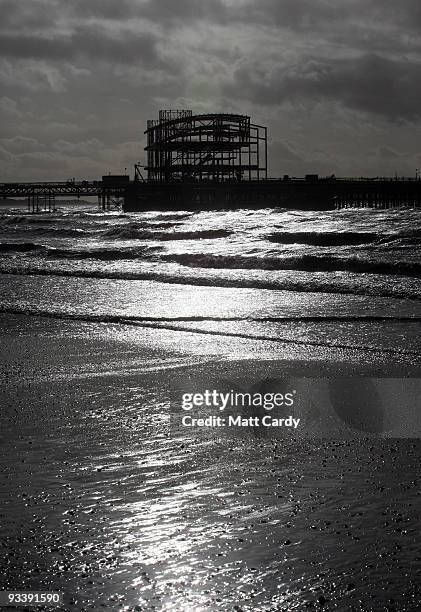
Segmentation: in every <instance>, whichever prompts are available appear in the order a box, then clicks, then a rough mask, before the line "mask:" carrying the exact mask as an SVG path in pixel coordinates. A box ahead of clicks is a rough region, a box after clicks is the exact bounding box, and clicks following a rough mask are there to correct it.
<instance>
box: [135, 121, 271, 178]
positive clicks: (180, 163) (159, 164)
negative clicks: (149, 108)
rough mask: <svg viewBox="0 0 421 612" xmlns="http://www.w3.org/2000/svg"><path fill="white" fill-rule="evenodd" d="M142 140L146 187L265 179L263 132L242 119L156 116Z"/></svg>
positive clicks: (265, 164) (265, 160)
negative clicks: (176, 182) (144, 139)
mask: <svg viewBox="0 0 421 612" xmlns="http://www.w3.org/2000/svg"><path fill="white" fill-rule="evenodd" d="M145 134H146V135H147V146H146V147H145V150H146V151H147V157H148V161H147V166H146V170H147V172H148V181H151V182H159V183H166V182H172V181H195V182H196V181H218V182H219V181H227V180H228V181H242V180H262V179H267V128H265V127H262V126H259V125H254V124H252V123H250V117H247V116H246V115H234V114H207V115H193V112H192V111H191V110H161V111H160V112H159V119H158V120H150V121H148V124H147V130H146V131H145Z"/></svg>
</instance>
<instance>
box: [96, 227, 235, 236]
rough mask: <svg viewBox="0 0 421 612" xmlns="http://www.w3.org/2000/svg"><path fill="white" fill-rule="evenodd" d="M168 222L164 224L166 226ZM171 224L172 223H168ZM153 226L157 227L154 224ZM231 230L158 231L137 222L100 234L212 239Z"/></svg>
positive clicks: (226, 234) (228, 234)
mask: <svg viewBox="0 0 421 612" xmlns="http://www.w3.org/2000/svg"><path fill="white" fill-rule="evenodd" d="M167 225H168V224H165V227H167ZM169 225H172V224H169ZM154 227H159V224H156V225H155V226H154ZM231 233H232V232H229V231H228V230H223V229H219V230H196V231H191V232H189V231H184V232H174V231H172V232H160V231H153V230H152V228H151V229H141V228H140V227H139V225H138V224H136V225H131V226H129V227H127V226H126V227H113V228H111V229H109V230H107V231H105V232H104V233H103V234H102V236H106V237H107V238H118V239H127V240H131V239H138V240H202V239H213V238H226V237H227V236H230V235H231Z"/></svg>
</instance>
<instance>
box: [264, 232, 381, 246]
mask: <svg viewBox="0 0 421 612" xmlns="http://www.w3.org/2000/svg"><path fill="white" fill-rule="evenodd" d="M379 238H381V236H379V235H378V234H375V233H372V232H277V233H274V234H271V235H269V236H267V239H268V240H269V241H270V242H277V243H279V244H308V245H310V246H341V245H350V246H351V245H358V244H370V243H372V242H375V241H376V240H378V239H379Z"/></svg>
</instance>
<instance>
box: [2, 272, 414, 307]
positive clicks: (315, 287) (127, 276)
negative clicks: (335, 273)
mask: <svg viewBox="0 0 421 612" xmlns="http://www.w3.org/2000/svg"><path fill="white" fill-rule="evenodd" d="M0 274H16V275H19V276H65V277H73V278H98V279H110V280H129V281H130V280H140V281H156V282H160V283H168V284H174V285H193V286H199V287H231V288H238V289H265V290H270V291H294V292H299V293H336V294H341V295H369V296H375V297H392V298H399V299H409V300H421V294H420V292H419V289H418V287H410V286H408V285H406V286H402V285H401V286H393V285H391V284H386V283H383V284H382V286H379V285H377V284H372V283H367V284H364V285H363V284H360V285H356V284H346V285H342V284H340V283H338V282H337V280H335V279H332V280H331V281H330V280H321V279H320V278H315V279H314V280H313V281H312V280H309V279H308V278H306V279H303V280H300V279H297V280H292V279H273V280H269V279H265V278H253V277H252V278H227V277H209V276H206V275H205V274H204V275H199V274H197V275H191V276H186V275H183V274H182V273H181V272H179V273H165V272H150V271H144V272H129V271H126V272H122V271H114V270H83V269H80V270H66V269H49V268H48V269H43V268H36V267H26V268H19V267H5V266H2V267H0Z"/></svg>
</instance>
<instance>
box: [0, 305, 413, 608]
mask: <svg viewBox="0 0 421 612" xmlns="http://www.w3.org/2000/svg"><path fill="white" fill-rule="evenodd" d="M1 323H2V336H1V343H2V351H1V355H2V368H1V372H2V385H1V388H2V406H3V409H2V429H1V432H2V445H1V449H2V477H1V479H2V486H1V491H2V493H1V496H2V502H1V507H2V514H3V517H2V523H1V524H2V528H1V532H0V534H1V535H0V537H1V542H2V549H3V551H4V554H3V555H2V561H1V565H2V571H1V574H2V576H3V584H2V588H4V589H16V588H17V587H19V588H20V589H25V590H29V589H36V590H41V589H48V590H50V591H61V592H64V594H65V605H66V609H77V610H85V609H86V610H97V609H102V608H104V609H110V610H111V609H112V610H149V609H151V610H152V609H159V610H187V609H188V610H190V609H194V610H213V609H215V610H216V609H226V610H232V609H237V610H255V609H259V610H273V609H276V610H302V609H307V608H308V609H339V610H360V609H364V610H380V609H382V610H383V609H384V610H415V609H417V605H418V604H417V603H415V602H419V601H420V596H421V595H420V591H419V586H418V583H419V580H418V578H419V568H418V563H417V562H416V559H417V558H418V557H419V554H420V549H419V539H418V525H419V519H420V516H419V513H420V498H419V493H420V492H419V485H418V474H419V459H420V450H421V447H420V445H419V440H418V439H417V438H412V439H411V438H407V437H401V438H400V439H398V438H396V437H392V438H385V437H384V436H383V435H380V436H379V435H367V434H363V435H361V432H358V431H357V432H356V431H355V430H354V431H351V435H349V432H350V430H349V428H348V435H345V436H343V437H338V435H337V433H336V434H335V432H333V434H332V432H330V433H331V435H328V436H322V435H320V433H318V435H308V434H309V433H310V434H311V432H308V431H307V432H304V431H303V432H302V434H294V433H288V434H283V435H282V436H281V437H279V436H272V435H268V436H266V437H262V436H259V435H257V437H256V432H253V431H250V430H247V431H245V430H244V429H243V430H242V431H241V432H235V434H232V435H231V433H229V434H226V435H215V432H204V431H203V430H198V429H195V430H194V431H193V432H191V431H186V430H184V431H181V430H180V429H177V430H175V429H173V428H172V426H171V417H172V415H173V413H174V412H176V411H177V405H178V407H179V406H180V403H179V398H180V395H179V393H180V389H182V390H186V389H189V388H191V385H192V381H196V382H193V386H194V387H196V388H198V387H201V386H202V385H203V383H204V381H206V385H208V386H210V387H212V385H214V384H216V385H217V384H218V382H216V383H215V381H221V380H229V381H230V383H232V384H238V383H239V381H244V380H250V381H255V380H260V379H261V378H263V379H265V378H266V377H268V376H272V377H273V376H279V375H281V376H283V377H285V376H286V375H288V376H290V377H296V378H300V377H303V378H305V377H307V378H308V377H310V378H312V379H318V378H329V377H333V378H334V377H336V376H337V375H338V372H340V373H341V374H342V376H344V377H350V376H355V374H356V373H357V372H356V366H355V364H350V362H349V360H348V361H347V360H343V361H342V362H341V361H339V360H338V355H332V357H333V358H332V360H331V361H329V360H321V359H319V360H317V359H315V358H313V360H305V359H299V358H296V359H287V360H280V359H275V358H274V351H277V352H278V353H279V347H278V346H276V349H274V348H273V347H269V346H267V345H268V344H270V343H266V346H265V347H264V346H262V344H264V343H263V342H262V341H261V340H248V341H245V340H244V339H243V338H240V339H239V340H237V341H236V342H238V344H239V346H236V347H234V346H233V339H232V338H231V339H229V342H230V345H231V352H230V355H232V354H234V353H237V355H238V357H239V358H238V359H227V358H226V354H224V351H226V350H227V348H228V347H227V346H226V344H225V343H224V341H222V342H221V343H220V344H219V346H218V347H217V348H216V347H215V343H212V347H210V346H209V342H208V341H207V337H206V336H200V335H199V338H194V334H191V333H188V332H187V333H186V332H175V331H172V330H165V331H163V330H156V329H152V330H151V329H141V330H137V331H136V333H135V334H131V335H130V337H129V338H127V332H126V330H124V329H123V330H122V329H121V327H124V326H121V325H118V324H110V325H108V326H105V325H104V324H98V323H81V322H79V321H62V320H54V319H48V318H46V317H31V316H28V315H14V316H12V315H3V316H2V317H1ZM224 344H225V346H224ZM253 344H254V345H255V346H254V350H255V351H257V352H258V354H261V355H262V354H264V352H265V351H266V355H267V357H268V359H267V360H266V361H265V360H262V359H259V360H253V359H251V358H250V353H251V352H252V351H253V347H252V345H253ZM272 344H274V343H272ZM170 347H172V348H170ZM189 347H190V349H189ZM191 347H194V349H192V348H191ZM199 348H200V350H199ZM271 350H272V358H270V359H269V354H270V351H271ZM284 350H286V351H288V346H286V347H284ZM301 350H302V349H301ZM245 355H248V358H246V359H245V358H244V356H245ZM241 357H243V358H241ZM313 357H315V356H313ZM319 357H320V356H319ZM370 360H371V361H372V359H371V358H370ZM367 361H369V360H368V359H367ZM361 367H362V366H361V365H360V368H361ZM366 368H370V369H369V370H367V369H365V370H364V371H365V374H366V375H367V374H370V375H372V376H373V377H378V376H381V375H385V374H388V375H389V376H394V377H395V379H398V378H400V377H408V376H410V377H412V378H409V379H408V381H409V382H410V381H411V380H412V383H413V384H414V383H415V384H416V385H418V382H419V381H418V380H417V379H416V378H415V376H416V375H417V374H418V377H419V370H417V369H416V368H415V367H412V368H411V370H410V371H409V370H408V367H407V366H404V365H402V364H393V365H389V366H388V369H387V366H385V365H384V364H383V365H381V364H377V365H376V364H372V365H371V366H368V364H366ZM385 368H386V369H385ZM357 370H358V367H357ZM381 373H382V374H381ZM360 374H361V372H360ZM418 392H419V391H418ZM177 402H178V404H177ZM178 409H179V408H178ZM326 433H327V434H329V432H326ZM235 606H237V607H235Z"/></svg>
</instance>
